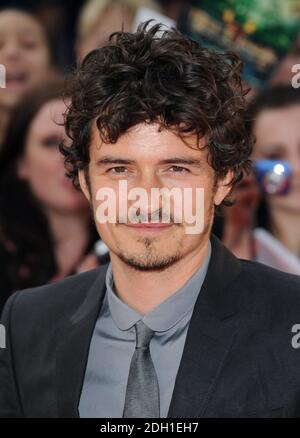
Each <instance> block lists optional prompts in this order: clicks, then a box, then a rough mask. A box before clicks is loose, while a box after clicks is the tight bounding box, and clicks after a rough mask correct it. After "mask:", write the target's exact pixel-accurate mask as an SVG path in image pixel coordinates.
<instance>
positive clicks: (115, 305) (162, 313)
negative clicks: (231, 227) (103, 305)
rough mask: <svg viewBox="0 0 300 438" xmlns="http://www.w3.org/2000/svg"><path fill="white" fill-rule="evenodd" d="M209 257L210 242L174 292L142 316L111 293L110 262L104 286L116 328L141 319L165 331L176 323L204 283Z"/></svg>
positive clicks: (127, 327)
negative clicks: (199, 260) (196, 267)
mask: <svg viewBox="0 0 300 438" xmlns="http://www.w3.org/2000/svg"><path fill="white" fill-rule="evenodd" d="M210 257H211V243H210V241H209V242H208V253H207V256H206V258H205V260H204V262H203V263H202V265H201V266H200V267H199V268H198V269H197V271H196V272H195V273H194V274H193V275H192V277H191V278H190V279H189V280H188V281H187V282H186V283H185V284H184V285H183V286H182V287H181V288H180V289H178V290H177V291H176V292H175V293H174V294H172V295H171V296H170V297H169V298H167V299H166V300H165V301H163V302H162V303H161V304H159V305H158V306H156V307H155V308H154V309H153V310H151V311H150V312H149V313H147V314H146V315H140V314H139V313H138V312H137V311H136V310H134V309H132V308H131V307H129V306H128V305H127V304H125V303H124V302H123V301H122V300H121V299H120V298H119V297H118V296H117V294H116V293H115V290H114V281H113V273H112V266H111V263H109V265H108V269H107V272H106V289H107V299H108V305H109V310H110V313H111V316H112V318H113V320H114V322H115V324H116V325H117V326H118V327H119V329H120V330H128V329H130V328H131V327H132V326H134V325H135V323H136V322H137V321H139V320H140V319H142V321H143V322H144V323H145V324H146V325H147V326H148V327H150V328H151V330H153V331H158V332H159V331H166V330H169V329H170V328H171V327H173V326H174V325H175V324H176V323H177V322H179V321H180V320H181V319H182V318H183V317H184V316H185V315H186V314H187V313H188V312H189V311H190V310H191V309H192V308H193V306H194V305H195V303H196V300H197V297H198V294H199V292H200V289H201V287H202V284H203V282H204V279H205V276H206V272H207V268H208V264H209V261H210Z"/></svg>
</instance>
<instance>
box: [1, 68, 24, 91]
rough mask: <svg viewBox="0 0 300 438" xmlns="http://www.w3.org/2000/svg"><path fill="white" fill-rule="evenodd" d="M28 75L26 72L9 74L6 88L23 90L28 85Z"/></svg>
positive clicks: (7, 74)
mask: <svg viewBox="0 0 300 438" xmlns="http://www.w3.org/2000/svg"><path fill="white" fill-rule="evenodd" d="M27 80H28V74H27V73H26V72H7V73H6V88H10V89H18V88H23V87H24V85H25V84H26V83H27Z"/></svg>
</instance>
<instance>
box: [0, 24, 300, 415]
mask: <svg viewBox="0 0 300 438" xmlns="http://www.w3.org/2000/svg"><path fill="white" fill-rule="evenodd" d="M147 26H148V23H146V24H144V25H141V26H140V27H139V29H138V31H137V32H136V33H122V32H120V33H116V34H114V35H113V36H112V37H111V38H110V41H109V44H108V45H107V46H105V47H103V48H101V49H97V50H95V51H93V52H91V53H90V54H89V55H87V57H86V58H85V60H84V61H83V64H82V66H81V67H80V68H79V70H78V72H77V74H76V75H75V80H74V81H73V90H72V104H71V106H70V108H69V110H68V113H67V117H66V129H67V133H68V135H69V136H70V138H71V140H72V141H71V143H70V144H66V145H64V146H62V148H61V149H62V151H63V153H64V155H65V158H66V165H67V169H68V173H69V176H71V177H72V178H73V179H74V182H75V184H78V182H79V184H80V187H81V189H82V190H83V192H84V193H85V195H86V196H87V198H88V199H89V201H90V204H91V207H92V209H93V213H94V218H95V223H96V226H97V229H98V231H99V234H100V235H101V238H102V239H103V241H104V242H105V243H106V244H107V246H108V247H109V250H110V260H111V262H110V264H109V265H108V266H107V265H106V266H101V267H99V268H97V269H95V270H92V271H89V272H86V273H83V274H79V275H75V276H71V277H69V278H67V279H65V280H62V281H58V282H56V283H54V284H51V285H46V286H43V287H39V288H34V289H31V290H26V291H20V292H17V293H15V294H14V295H13V296H12V297H11V298H10V299H9V300H8V302H7V304H6V307H5V309H4V313H3V318H2V323H3V325H4V326H5V327H6V331H7V339H6V341H7V348H6V349H2V350H1V353H0V354H1V362H0V388H1V395H0V413H1V416H2V417H11V416H13V417H109V418H113V417H124V418H132V417H143V418H159V417H161V418H163V417H169V418H174V417H175V418H176V417H183V418H187V417H190V418H193V417H243V416H246V417H247V416H254V417H256V416H257V417H265V416H274V417H277V416H297V415H299V414H300V392H299V383H300V370H299V359H298V358H299V354H300V353H299V351H298V349H297V347H298V343H297V323H300V314H299V310H300V278H299V277H297V276H292V275H288V274H284V273H282V272H280V271H277V270H274V269H271V268H268V267H266V266H264V265H261V264H258V263H255V262H249V261H244V260H239V259H237V258H235V257H234V256H233V255H232V254H231V253H230V252H229V251H228V250H227V249H226V248H225V247H224V246H223V245H222V243H221V242H220V241H219V240H218V239H217V238H216V237H215V236H214V235H213V234H211V227H212V222H213V218H214V212H215V210H216V208H218V206H220V205H221V204H222V203H224V202H225V203H228V196H229V195H230V192H231V190H232V187H233V186H234V185H235V184H236V182H238V181H239V180H240V178H241V177H242V175H243V173H244V171H245V170H247V169H248V166H249V160H248V158H249V155H250V153H251V146H252V138H251V137H250V136H249V135H248V132H247V130H246V127H245V122H244V106H245V102H244V97H243V96H244V92H243V90H242V86H241V79H240V71H241V68H240V67H241V66H240V62H239V59H238V58H237V57H236V56H235V55H234V54H221V53H215V52H213V51H210V50H208V49H205V48H203V47H201V46H200V45H199V44H198V43H196V42H193V41H192V40H190V39H188V38H186V37H184V36H183V35H181V34H180V33H178V32H177V31H175V30H169V31H165V32H163V33H162V30H161V28H160V26H159V25H155V26H152V27H151V28H150V29H148V28H147ZM120 183H122V184H123V185H121V184H120ZM124 188H127V189H130V190H133V192H131V195H129V194H128V195H127V198H126V196H125V198H124V196H123V195H124V193H123V192H125V190H124ZM153 188H158V189H169V190H172V189H178V190H177V192H176V193H177V194H176V196H175V195H174V196H173V197H171V196H170V197H169V198H168V196H167V195H166V194H165V195H164V196H161V197H160V198H158V201H159V202H158V203H157V199H156V198H155V197H153V198H152V196H151V195H152V189H153ZM185 189H191V192H192V195H190V197H189V198H188V197H187V199H188V203H187V204H180V202H178V199H179V201H180V200H181V199H180V196H179V195H180V193H182V192H184V193H185ZM197 189H200V192H199V191H197ZM103 190H106V191H105V192H103ZM134 191H135V192H134ZM137 193H141V196H140V199H141V202H140V203H139V202H138V203H137V204H136V203H135V202H133V201H135V200H136V197H137V196H136V195H137ZM178 193H179V194H178ZM189 193H190V192H189ZM201 193H202V194H203V193H204V196H203V197H201ZM199 194H200V195H199ZM109 196H110V198H109V202H107V197H109ZM177 198H178V199H177ZM124 199H125V201H124ZM199 199H200V201H201V200H202V201H203V202H200V205H199V203H198V201H199ZM168 200H169V202H170V205H169V206H170V207H172V208H170V210H172V212H171V214H170V215H169V218H167V219H168V220H165V219H166V217H167V214H166V212H168V211H167V209H166V208H165V205H166V204H167V201H168ZM105 202H106V204H105ZM176 202H177V204H176ZM103 205H104V206H105V205H106V209H103ZM178 205H179V207H181V208H175V206H177V207H178ZM185 206H187V208H185ZM188 207H189V208H188ZM111 208H112V209H111ZM113 208H115V210H114V209H113ZM127 208H128V209H127ZM104 210H107V211H108V213H107V211H106V212H105V211H104ZM191 210H192V212H193V218H195V221H194V222H197V220H198V219H200V222H199V221H198V227H195V228H193V226H192V225H191V223H193V221H191V220H190V219H191V217H190V216H189V215H187V214H186V211H191ZM182 212H184V213H185V214H182V215H181V214H180V213H182ZM150 214H151V217H150ZM104 219H105V220H104ZM149 219H150V220H149ZM199 224H200V226H199ZM196 225H197V224H196Z"/></svg>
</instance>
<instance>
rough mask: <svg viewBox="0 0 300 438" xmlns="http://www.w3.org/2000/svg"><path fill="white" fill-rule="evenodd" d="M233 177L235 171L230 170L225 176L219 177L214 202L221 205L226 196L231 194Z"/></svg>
mask: <svg viewBox="0 0 300 438" xmlns="http://www.w3.org/2000/svg"><path fill="white" fill-rule="evenodd" d="M232 178H233V171H232V170H229V171H228V172H227V174H226V175H225V177H224V178H222V179H219V180H218V182H217V188H216V192H215V195H214V204H215V205H220V204H221V203H222V202H223V200H224V199H225V198H226V196H228V195H229V193H230V191H231V189H232V185H231V181H232Z"/></svg>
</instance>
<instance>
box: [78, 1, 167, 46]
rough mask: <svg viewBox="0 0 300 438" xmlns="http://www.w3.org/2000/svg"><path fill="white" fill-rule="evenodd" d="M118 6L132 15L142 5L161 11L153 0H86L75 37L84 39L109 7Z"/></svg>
mask: <svg viewBox="0 0 300 438" xmlns="http://www.w3.org/2000/svg"><path fill="white" fill-rule="evenodd" d="M115 6H120V7H123V8H124V9H127V10H128V11H129V12H130V13H131V14H132V17H134V15H135V14H136V11H137V10H138V8H140V7H142V6H144V7H147V8H149V9H153V10H154V11H157V12H162V10H161V7H160V6H159V4H158V3H157V2H156V1H155V0H88V1H87V2H86V3H85V4H84V6H83V8H82V9H81V11H80V14H79V19H78V26H77V38H78V40H82V39H85V38H86V37H87V36H88V35H89V33H90V32H91V31H93V29H94V28H95V26H96V25H97V23H99V22H100V20H101V17H102V15H103V14H104V12H106V11H107V10H108V9H109V8H111V7H115Z"/></svg>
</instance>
